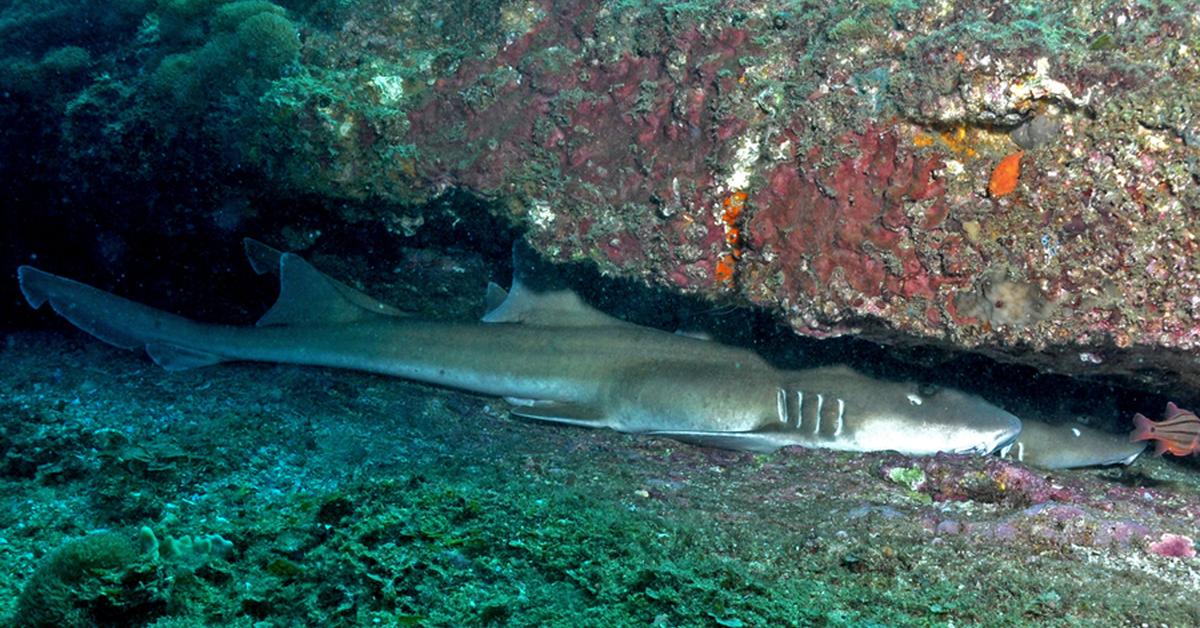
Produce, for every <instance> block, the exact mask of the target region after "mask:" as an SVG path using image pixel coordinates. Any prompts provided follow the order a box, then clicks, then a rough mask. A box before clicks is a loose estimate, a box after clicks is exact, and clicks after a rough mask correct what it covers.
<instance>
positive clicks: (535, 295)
mask: <svg viewBox="0 0 1200 628" xmlns="http://www.w3.org/2000/svg"><path fill="white" fill-rule="evenodd" d="M501 295H503V300H502V301H500V303H499V305H496V306H495V307H492V303H494V302H495V301H496V299H497V298H498V297H500V296H501ZM488 306H489V307H490V308H491V309H490V310H489V311H488V313H487V314H484V315H483V318H482V319H480V320H482V321H483V322H485V323H525V324H526V325H542V326H547V327H608V326H612V325H625V324H626V323H625V321H623V320H621V319H619V318H616V317H613V316H609V315H608V314H605V313H604V312H601V311H600V310H597V309H596V308H594V307H592V306H590V305H588V304H587V303H584V302H583V299H581V298H579V295H578V294H575V293H574V292H572V291H571V290H550V291H547V292H534V291H533V290H530V289H529V288H528V287H527V286H526V285H525V284H524V283H523V282H522V281H521V280H520V279H519V278H516V277H514V278H513V285H512V289H511V290H509V291H508V293H507V294H505V293H504V289H503V288H501V287H499V286H497V285H496V284H491V285H489V286H488Z"/></svg>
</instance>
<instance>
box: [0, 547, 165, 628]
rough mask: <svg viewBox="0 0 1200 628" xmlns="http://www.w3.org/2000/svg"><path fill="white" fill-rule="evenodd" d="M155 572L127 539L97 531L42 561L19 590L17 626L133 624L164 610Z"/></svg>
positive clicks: (15, 618) (57, 550) (15, 617)
mask: <svg viewBox="0 0 1200 628" xmlns="http://www.w3.org/2000/svg"><path fill="white" fill-rule="evenodd" d="M154 574H155V568H154V566H153V565H152V564H150V563H149V562H148V561H143V560H142V555H141V553H140V552H139V551H138V549H137V548H136V547H135V546H134V543H133V542H132V541H131V540H130V539H129V538H128V537H127V536H125V535H123V534H118V533H116V532H96V533H93V534H89V535H87V536H84V537H81V538H78V539H74V540H71V541H68V542H67V543H66V544H64V545H63V546H62V547H59V548H58V549H56V550H55V551H53V552H51V553H50V554H49V555H48V556H47V557H46V558H45V559H43V560H42V562H41V564H40V566H38V568H37V570H36V571H34V573H33V576H31V577H30V579H29V582H28V583H26V584H25V588H24V589H23V590H22V591H21V597H20V599H19V600H18V602H17V611H16V614H15V615H14V616H13V617H12V621H11V623H12V625H14V626H91V625H97V624H103V623H106V621H105V620H106V619H107V620H109V621H111V620H112V619H114V618H116V617H123V618H125V619H128V620H129V621H130V622H133V621H134V620H136V619H137V618H138V617H143V618H145V617H152V616H154V615H157V614H158V613H159V612H161V609H162V608H163V607H164V606H165V601H164V600H163V599H162V598H161V597H159V595H158V594H157V592H156V591H157V588H156V587H155V586H154Z"/></svg>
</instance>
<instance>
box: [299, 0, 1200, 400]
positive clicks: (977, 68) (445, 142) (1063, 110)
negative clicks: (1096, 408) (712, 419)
mask: <svg viewBox="0 0 1200 628" xmlns="http://www.w3.org/2000/svg"><path fill="white" fill-rule="evenodd" d="M797 6H801V5H796V4H795V3H758V2H753V3H752V2H740V3H739V2H727V3H711V4H708V5H706V4H704V3H687V4H680V5H678V6H670V5H662V4H657V3H656V4H653V5H650V6H642V5H641V4H639V3H602V4H595V3H570V4H561V3H559V4H554V5H552V4H551V3H538V2H523V3H521V2H516V3H513V2H510V3H503V4H502V5H501V6H500V7H499V9H498V11H499V13H498V15H499V17H498V20H499V24H501V28H500V30H499V32H497V33H495V36H496V37H497V39H496V40H493V41H489V42H482V43H481V45H480V46H479V50H478V52H477V53H476V54H474V55H468V56H466V57H464V58H463V59H462V60H461V61H460V62H456V63H452V64H449V65H448V66H447V67H445V68H442V69H441V70H437V71H433V70H431V71H430V72H427V73H425V74H424V78H425V80H424V81H414V82H416V83H419V84H418V85H416V86H414V87H413V88H412V90H411V91H410V90H409V89H408V85H409V83H408V82H405V81H403V80H399V79H397V80H396V81H391V80H389V79H388V77H389V76H390V75H391V74H395V75H396V76H403V74H404V73H403V71H402V69H403V68H404V67H411V66H409V65H406V64H407V63H410V62H411V59H410V58H406V57H407V55H405V54H404V53H397V54H396V55H393V56H392V58H391V59H388V60H385V59H387V57H388V56H389V55H386V54H382V53H377V54H379V56H378V57H375V59H376V65H374V66H373V67H372V68H371V69H370V70H367V71H358V72H356V74H357V75H358V76H359V79H358V80H357V81H345V77H343V78H342V79H341V80H340V81H339V83H340V84H341V85H343V86H344V85H359V86H361V85H372V86H375V87H374V88H372V89H368V90H367V93H365V94H364V93H363V92H362V91H356V92H355V93H354V95H353V96H350V95H349V94H348V97H347V98H344V99H336V102H335V103H334V104H332V105H331V106H329V107H326V108H307V109H306V108H285V109H286V111H287V114H288V115H289V116H292V118H293V119H296V120H300V121H301V124H300V125H299V127H298V128H299V129H303V132H304V133H305V134H306V136H307V137H309V138H310V142H311V143H310V146H311V147H312V148H313V150H312V151H311V153H309V158H308V159H305V158H304V156H303V155H301V156H300V159H296V160H293V161H292V163H291V166H290V167H291V168H292V169H297V168H302V169H303V173H304V174H303V177H304V181H305V182H311V181H312V179H311V178H310V177H311V175H313V174H314V173H315V174H316V175H317V179H318V181H319V184H320V185H323V187H324V189H326V190H327V191H328V193H329V194H331V195H334V196H342V195H349V196H352V195H357V194H363V193H368V191H369V193H371V194H380V195H383V196H388V197H392V198H397V199H404V200H412V199H414V197H416V198H420V195H419V194H416V195H414V192H413V191H414V190H424V191H425V193H426V194H427V195H428V196H434V195H436V194H438V193H440V192H441V191H443V190H445V189H446V188H448V187H464V186H465V187H467V188H469V189H471V190H473V191H475V192H477V193H478V194H481V195H485V196H487V197H490V198H494V199H497V200H498V201H499V204H498V206H499V207H501V208H503V209H504V210H505V211H507V212H510V213H511V215H512V217H513V218H514V219H515V220H517V221H518V222H520V223H522V224H524V225H526V226H527V227H528V228H529V231H530V237H531V240H532V241H533V242H534V243H535V245H536V246H538V247H539V248H540V249H541V250H542V251H543V252H545V253H547V254H549V255H551V256H554V257H557V258H561V259H581V258H582V259H587V260H591V261H595V262H596V263H598V264H599V265H600V266H601V267H602V268H603V269H605V270H607V271H609V272H612V273H614V274H619V275H624V276H634V277H641V278H644V279H645V280H647V281H649V282H653V283H657V284H661V285H665V286H670V287H671V288H674V289H679V290H685V291H692V292H698V293H702V294H705V295H708V296H710V297H712V298H715V299H731V300H733V301H735V302H740V303H753V304H757V305H761V306H763V307H766V308H768V309H770V310H773V311H776V312H778V313H780V314H781V315H782V316H784V317H786V319H787V320H788V321H789V322H790V323H791V325H792V326H793V327H794V328H795V329H796V330H797V331H798V332H800V333H803V334H808V335H814V336H829V335H837V334H844V333H861V334H865V335H867V336H869V337H874V338H877V339H879V340H882V341H885V342H908V341H910V339H912V338H923V339H936V340H938V341H944V342H948V343H951V344H953V345H956V346H958V347H967V348H977V349H981V350H986V351H989V352H991V353H993V354H997V355H1001V356H1008V357H1014V358H1016V359H1019V360H1022V361H1026V362H1032V363H1034V364H1037V365H1039V366H1042V367H1046V368H1052V369H1055V370H1059V371H1066V372H1076V373H1109V372H1115V373H1120V374H1123V375H1132V376H1134V377H1140V379H1141V380H1142V381H1140V382H1139V383H1141V384H1143V385H1150V386H1161V385H1163V384H1164V381H1163V379H1162V371H1164V370H1165V371H1173V372H1174V374H1176V375H1179V376H1182V378H1183V380H1185V383H1187V384H1190V385H1191V386H1192V387H1193V388H1194V387H1195V386H1196V385H1197V384H1200V381H1197V378H1196V376H1197V374H1198V373H1200V371H1197V370H1196V369H1195V367H1194V366H1192V363H1193V360H1192V358H1191V357H1190V356H1191V355H1192V352H1193V351H1194V350H1195V349H1196V344H1197V342H1198V340H1200V327H1198V326H1197V324H1196V323H1197V320H1196V316H1197V311H1196V308H1197V305H1198V304H1200V281H1198V280H1197V270H1198V268H1197V264H1198V262H1197V261H1196V255H1195V253H1196V250H1197V244H1196V241H1195V233H1196V232H1197V231H1196V230H1197V224H1196V223H1197V217H1196V216H1197V214H1196V212H1195V210H1196V209H1197V208H1198V207H1200V195H1198V193H1197V179H1198V178H1200V161H1198V160H1197V158H1198V157H1200V152H1198V150H1197V142H1200V139H1197V138H1198V137H1200V136H1198V135H1197V133H1198V131H1200V129H1198V127H1197V126H1196V121H1195V120H1194V118H1193V117H1192V115H1191V114H1190V113H1188V112H1189V111H1192V110H1194V109H1195V107H1196V104H1197V103H1196V102H1195V101H1196V96H1195V93H1196V92H1197V90H1196V89H1195V87H1196V85H1197V76H1196V68H1197V67H1200V65H1198V64H1197V63H1196V57H1197V55H1200V48H1198V47H1197V44H1196V42H1197V38H1196V37H1197V26H1200V25H1198V24H1197V22H1196V20H1195V19H1194V16H1193V15H1192V14H1191V13H1190V12H1188V11H1187V9H1186V8H1180V7H1174V6H1173V5H1170V4H1167V3H1162V4H1157V5H1154V6H1145V7H1141V8H1130V7H1117V6H1115V5H1107V4H1101V3H1092V4H1085V5H1077V4H1073V3H1059V4H1055V3H1044V4H1043V5H1041V8H1038V9H1035V8H1027V9H1018V8H1015V7H996V6H994V5H993V4H991V3H981V4H978V5H976V6H970V5H956V8H954V9H953V10H951V9H948V8H946V7H945V6H943V5H925V6H923V7H917V6H914V5H909V4H892V3H869V4H867V5H864V6H862V7H859V8H849V7H846V6H840V5H830V6H821V7H817V6H807V5H804V6H805V7H806V8H803V9H798V8H796V7H797ZM362 20H363V22H362V24H363V25H365V26H364V28H365V29H366V30H365V31H364V32H363V33H362V35H361V41H360V42H359V43H357V44H356V43H355V42H354V41H353V40H352V41H345V40H342V41H341V42H339V43H338V44H337V46H336V47H337V48H338V49H339V50H340V51H341V54H343V55H345V54H347V53H346V50H347V49H358V50H362V49H365V48H367V47H368V44H367V43H366V42H367V41H369V39H370V36H369V35H370V34H372V33H379V30H377V29H372V28H371V26H370V24H371V22H370V21H369V20H368V19H367V18H366V17H363V18H362ZM387 36H388V37H393V35H391V34H387ZM389 64H390V65H391V67H392V68H394V69H392V70H390V71H389V70H388V67H389ZM395 68H399V69H395ZM389 72H390V73H389ZM393 83H394V84H395V85H397V86H396V87H394V88H392V89H390V90H389V89H387V88H385V87H384V86H385V85H393ZM401 84H402V85H403V89H402V88H401V87H399V85H401ZM364 97H365V100H364ZM372 106H391V107H394V108H395V109H396V111H395V115H391V116H388V115H384V116H379V115H375V116H373V115H372V114H371V113H370V111H369V110H370V109H371V107H372ZM330 117H331V118H332V119H333V120H332V121H330V120H329V119H328V118H330ZM396 118H399V119H400V122H395V119H396ZM322 131H324V132H322ZM313 137H316V138H317V139H316V141H312V138H313ZM330 155H332V156H330ZM1164 349H1165V350H1169V351H1161V350H1164ZM1150 351H1153V352H1154V362H1153V364H1154V365H1155V370H1154V372H1153V373H1145V374H1144V375H1139V370H1141V369H1143V368H1144V367H1143V366H1140V365H1142V364H1143V362H1145V361H1146V359H1147V357H1148V356H1149V352H1150ZM1168 379H1170V377H1168Z"/></svg>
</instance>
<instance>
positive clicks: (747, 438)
mask: <svg viewBox="0 0 1200 628" xmlns="http://www.w3.org/2000/svg"><path fill="white" fill-rule="evenodd" d="M644 433H645V434H647V435H649V436H662V437H663V438H670V439H673V440H678V441H683V442H685V443H690V444H692V445H700V446H701V447H716V448H717V449H733V450H737V451H753V452H757V453H771V452H773V451H775V450H777V449H779V448H780V447H782V446H783V443H781V442H780V439H779V435H778V434H777V433H775V432H773V431H771V430H756V431H749V432H706V431H697V430H689V431H675V430H655V431H653V432H644Z"/></svg>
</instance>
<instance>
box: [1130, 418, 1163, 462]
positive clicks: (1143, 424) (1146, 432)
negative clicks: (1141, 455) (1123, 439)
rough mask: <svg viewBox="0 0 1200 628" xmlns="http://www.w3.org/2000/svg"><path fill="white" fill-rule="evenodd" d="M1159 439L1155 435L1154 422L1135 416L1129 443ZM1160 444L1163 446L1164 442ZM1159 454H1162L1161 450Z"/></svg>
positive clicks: (1159, 442)
mask: <svg viewBox="0 0 1200 628" xmlns="http://www.w3.org/2000/svg"><path fill="white" fill-rule="evenodd" d="M1155 438H1157V437H1156V436H1155V435H1154V422H1153V421H1151V420H1150V419H1147V418H1146V417H1144V416H1142V415H1141V414H1135V415H1133V431H1132V432H1130V434H1129V442H1131V443H1135V442H1137V441H1139V440H1153V439H1155ZM1158 444H1159V445H1160V446H1161V445H1163V441H1161V440H1160V441H1158ZM1159 453H1162V452H1161V450H1160V451H1159Z"/></svg>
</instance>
